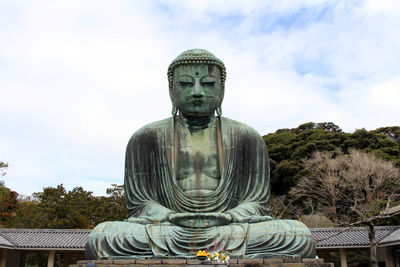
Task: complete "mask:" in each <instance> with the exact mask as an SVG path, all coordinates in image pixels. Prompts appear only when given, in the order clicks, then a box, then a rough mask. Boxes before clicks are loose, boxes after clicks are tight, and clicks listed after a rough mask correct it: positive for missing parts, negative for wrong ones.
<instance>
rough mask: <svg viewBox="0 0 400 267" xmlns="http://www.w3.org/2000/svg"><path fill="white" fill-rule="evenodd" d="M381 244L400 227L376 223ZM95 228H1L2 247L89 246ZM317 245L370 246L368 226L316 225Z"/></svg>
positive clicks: (398, 235)
mask: <svg viewBox="0 0 400 267" xmlns="http://www.w3.org/2000/svg"><path fill="white" fill-rule="evenodd" d="M375 230H376V241H377V242H378V246H381V245H390V244H397V243H400V226H376V227H375ZM90 232H91V230H73V229H6V228H0V247H9V248H15V249H77V250H83V249H85V244H86V240H87V237H88V235H89V233H90ZM311 233H312V235H313V237H314V239H315V240H317V248H337V247H368V246H369V239H368V232H367V228H365V227H354V228H351V229H349V228H344V227H335V228H312V229H311Z"/></svg>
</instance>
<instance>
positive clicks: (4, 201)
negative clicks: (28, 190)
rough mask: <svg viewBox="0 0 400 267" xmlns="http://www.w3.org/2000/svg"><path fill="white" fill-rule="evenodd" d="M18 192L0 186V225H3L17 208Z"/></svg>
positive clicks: (6, 223)
mask: <svg viewBox="0 0 400 267" xmlns="http://www.w3.org/2000/svg"><path fill="white" fill-rule="evenodd" d="M17 197H18V194H17V193H16V192H14V191H12V190H10V189H9V188H7V187H5V186H4V185H3V186H0V227H5V226H7V225H8V222H9V221H10V220H11V218H12V217H13V216H14V214H15V210H16V209H17V208H18V201H17Z"/></svg>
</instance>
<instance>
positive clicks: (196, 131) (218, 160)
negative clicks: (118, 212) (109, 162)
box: [86, 49, 315, 259]
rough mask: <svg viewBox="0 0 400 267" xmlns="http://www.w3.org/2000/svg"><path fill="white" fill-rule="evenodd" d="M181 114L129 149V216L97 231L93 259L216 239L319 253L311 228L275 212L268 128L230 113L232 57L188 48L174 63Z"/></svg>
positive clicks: (259, 249) (176, 252)
mask: <svg viewBox="0 0 400 267" xmlns="http://www.w3.org/2000/svg"><path fill="white" fill-rule="evenodd" d="M168 78H169V90H170V96H171V100H172V104H173V109H172V114H173V116H172V117H170V118H167V119H165V120H162V121H158V122H155V123H152V124H149V125H147V126H145V127H143V128H142V129H140V130H138V131H137V132H136V133H135V134H134V135H133V136H132V137H131V139H130V141H129V144H128V146H127V150H126V162H125V164H126V165H125V182H124V187H125V194H126V205H127V208H128V216H127V218H126V220H125V221H123V222H105V223H102V224H100V225H98V226H97V227H96V228H95V229H94V230H93V232H92V233H91V234H90V236H89V239H88V243H87V248H86V256H87V259H101V258H109V257H111V258H130V257H131V258H140V257H187V258H189V257H193V255H194V254H195V253H196V252H197V250H199V249H206V248H207V247H210V248H214V246H215V244H217V245H218V248H217V250H221V249H226V250H227V251H228V252H229V253H230V254H231V256H234V257H239V258H240V257H252V258H268V257H284V256H291V257H302V258H304V257H315V243H314V240H313V238H312V236H311V233H310V231H309V230H308V229H307V227H306V226H305V225H303V224H302V223H300V222H297V221H291V220H277V219H274V218H272V217H270V216H269V197H270V191H269V162H268V156H267V149H266V147H265V143H264V142H263V140H262V138H261V137H260V135H259V134H258V133H257V132H256V131H255V130H253V129H252V128H251V127H249V126H247V125H245V124H242V123H239V122H236V121H233V120H230V119H228V118H224V117H222V116H221V103H222V100H223V96H224V89H225V88H224V83H225V78H226V71H225V66H224V64H223V63H222V61H221V60H219V59H217V58H216V57H215V56H214V55H212V54H211V53H210V52H208V51H206V50H202V49H193V50H188V51H185V52H183V53H182V54H181V55H180V56H178V57H177V58H176V59H175V60H174V61H173V62H172V63H171V65H170V67H169V69H168Z"/></svg>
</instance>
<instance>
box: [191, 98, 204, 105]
mask: <svg viewBox="0 0 400 267" xmlns="http://www.w3.org/2000/svg"><path fill="white" fill-rule="evenodd" d="M203 103H204V101H203V100H200V99H197V100H193V101H192V104H193V106H201V105H202V104H203Z"/></svg>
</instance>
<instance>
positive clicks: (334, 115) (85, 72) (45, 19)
mask: <svg viewBox="0 0 400 267" xmlns="http://www.w3.org/2000/svg"><path fill="white" fill-rule="evenodd" d="M399 14H400V1H393V0H391V1H387V0H375V1H372V0H371V1H352V0H343V1H334V0H327V1H323V0H321V1H316V0H298V1H293V0H282V1H274V0H246V1H239V0H231V1H227V0H226V1H224V0H218V1H217V0H185V1H180V0H171V1H162V0H160V1H153V0H146V1H128V0H125V1H122V0H113V1H103V0H87V1H81V0H80V1H77V0H69V1H50V0H49V1H41V0H38V1H18V0H17V1H16V0H0V118H1V122H0V161H4V162H8V164H9V168H8V171H7V173H6V175H5V176H4V177H2V178H0V179H1V180H4V182H5V185H6V186H7V187H9V188H11V189H12V190H14V191H16V192H18V193H19V194H22V195H25V196H28V195H30V194H32V193H33V192H39V191H41V190H42V189H43V187H48V186H52V187H55V186H57V185H59V184H61V183H62V184H64V186H65V187H66V188H67V189H68V190H72V189H73V188H74V187H76V186H82V187H83V188H84V189H85V190H88V191H93V194H94V195H105V194H106V188H108V187H110V186H111V184H122V183H123V176H124V157H125V148H126V144H127V142H128V140H129V138H130V136H131V135H132V134H133V133H134V132H135V131H136V130H138V129H140V128H141V127H143V126H144V125H146V124H148V123H150V122H153V121H157V120H161V119H164V118H166V117H168V116H170V114H171V103H170V100H169V95H168V80H167V68H168V65H169V63H170V62H171V61H172V60H173V59H174V58H175V57H177V56H178V55H179V54H180V53H181V52H182V51H184V50H187V49H191V48H204V49H207V50H209V51H210V52H212V53H213V54H214V55H216V56H217V57H218V58H220V59H221V60H222V61H223V62H224V63H225V65H226V68H227V80H226V85H225V88H226V89H225V98H224V103H223V106H222V110H223V116H225V117H228V118H231V119H234V120H238V121H241V122H244V123H246V124H248V125H250V126H252V127H253V128H255V129H256V130H257V131H258V132H259V133H260V134H261V135H265V134H268V133H272V132H275V131H276V130H278V129H281V128H295V127H297V126H298V125H300V124H302V123H306V122H334V123H335V124H337V125H339V126H340V127H341V128H342V129H343V130H344V131H346V132H353V131H355V130H356V129H360V128H365V129H367V130H372V129H376V128H378V127H383V126H395V125H396V126H398V125H400V116H399V115H400V105H399V100H400V60H399V59H400V16H399Z"/></svg>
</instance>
